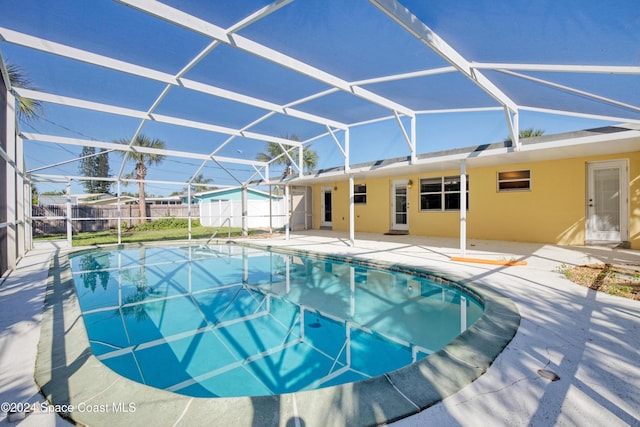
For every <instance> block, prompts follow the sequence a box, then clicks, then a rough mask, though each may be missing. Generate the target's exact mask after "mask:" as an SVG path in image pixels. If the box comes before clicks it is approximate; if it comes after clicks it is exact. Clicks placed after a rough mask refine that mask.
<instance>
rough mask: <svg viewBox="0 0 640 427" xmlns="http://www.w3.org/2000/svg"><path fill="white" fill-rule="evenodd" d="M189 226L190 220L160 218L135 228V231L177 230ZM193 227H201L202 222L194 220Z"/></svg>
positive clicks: (192, 221)
mask: <svg viewBox="0 0 640 427" xmlns="http://www.w3.org/2000/svg"><path fill="white" fill-rule="evenodd" d="M188 226H189V220H188V219H186V218H173V217H171V218H160V219H157V220H155V221H151V222H146V223H144V224H140V225H138V226H136V227H135V231H149V230H172V229H176V228H187V227H188ZM191 226H192V227H199V226H200V220H199V219H192V220H191Z"/></svg>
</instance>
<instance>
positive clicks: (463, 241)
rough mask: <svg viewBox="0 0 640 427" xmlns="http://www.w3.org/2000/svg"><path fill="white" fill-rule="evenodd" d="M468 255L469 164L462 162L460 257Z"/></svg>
mask: <svg viewBox="0 0 640 427" xmlns="http://www.w3.org/2000/svg"><path fill="white" fill-rule="evenodd" d="M466 255H467V164H466V161H465V160H464V159H463V160H462V161H461V162H460V256H462V257H465V256H466Z"/></svg>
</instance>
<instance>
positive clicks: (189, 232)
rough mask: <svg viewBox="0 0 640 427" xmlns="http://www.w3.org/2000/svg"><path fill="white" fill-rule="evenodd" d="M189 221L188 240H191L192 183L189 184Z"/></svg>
mask: <svg viewBox="0 0 640 427" xmlns="http://www.w3.org/2000/svg"><path fill="white" fill-rule="evenodd" d="M187 223H188V225H187V229H188V240H191V184H187Z"/></svg>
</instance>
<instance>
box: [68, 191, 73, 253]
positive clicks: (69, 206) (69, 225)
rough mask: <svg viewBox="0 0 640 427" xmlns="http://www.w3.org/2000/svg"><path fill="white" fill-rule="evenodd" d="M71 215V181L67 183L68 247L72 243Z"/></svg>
mask: <svg viewBox="0 0 640 427" xmlns="http://www.w3.org/2000/svg"><path fill="white" fill-rule="evenodd" d="M72 215H73V212H72V209H71V180H69V181H67V243H69V247H71V246H72V243H73V228H72V226H73V225H72V224H71V219H72V218H71V216H72Z"/></svg>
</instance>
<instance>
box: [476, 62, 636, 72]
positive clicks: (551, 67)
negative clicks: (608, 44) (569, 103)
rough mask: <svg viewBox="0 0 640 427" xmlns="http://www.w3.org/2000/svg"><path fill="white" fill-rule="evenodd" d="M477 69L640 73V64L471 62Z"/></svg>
mask: <svg viewBox="0 0 640 427" xmlns="http://www.w3.org/2000/svg"><path fill="white" fill-rule="evenodd" d="M469 65H470V67H471V68H475V69H477V70H512V71H548V72H557V73H593V74H640V66H633V65H562V64H511V63H497V62H493V63H492V62H473V61H472V62H470V63H469Z"/></svg>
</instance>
